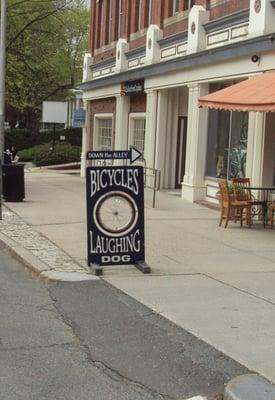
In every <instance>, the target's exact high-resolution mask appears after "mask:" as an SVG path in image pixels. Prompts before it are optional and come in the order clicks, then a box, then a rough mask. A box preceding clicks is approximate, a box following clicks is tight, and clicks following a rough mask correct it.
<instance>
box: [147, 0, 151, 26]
mask: <svg viewBox="0 0 275 400" xmlns="http://www.w3.org/2000/svg"><path fill="white" fill-rule="evenodd" d="M151 23H152V0H148V19H147V26H150V24H151Z"/></svg>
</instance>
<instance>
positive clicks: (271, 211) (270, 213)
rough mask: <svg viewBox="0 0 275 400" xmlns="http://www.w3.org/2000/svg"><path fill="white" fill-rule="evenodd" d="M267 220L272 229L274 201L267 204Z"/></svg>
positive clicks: (274, 210)
mask: <svg viewBox="0 0 275 400" xmlns="http://www.w3.org/2000/svg"><path fill="white" fill-rule="evenodd" d="M268 209H269V221H270V228H271V229H273V225H274V212H275V202H272V203H271V204H269V207H268Z"/></svg>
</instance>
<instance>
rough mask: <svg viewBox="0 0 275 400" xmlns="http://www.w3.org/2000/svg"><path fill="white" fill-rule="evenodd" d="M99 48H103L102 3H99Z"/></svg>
mask: <svg viewBox="0 0 275 400" xmlns="http://www.w3.org/2000/svg"><path fill="white" fill-rule="evenodd" d="M99 12H100V14H99V15H100V47H101V46H103V45H104V44H105V43H104V7H103V2H101V3H100V8H99Z"/></svg>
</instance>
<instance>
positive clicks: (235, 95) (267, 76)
mask: <svg viewBox="0 0 275 400" xmlns="http://www.w3.org/2000/svg"><path fill="white" fill-rule="evenodd" d="M199 106H200V107H208V108H214V109H221V110H231V111H265V112H266V111H275V71H272V72H266V73H264V74H262V75H260V76H259V75H258V76H256V77H251V78H249V79H247V80H245V81H242V82H240V83H237V84H235V85H232V86H229V87H227V88H225V89H222V90H218V91H217V92H214V93H210V94H208V95H206V96H203V97H200V98H199Z"/></svg>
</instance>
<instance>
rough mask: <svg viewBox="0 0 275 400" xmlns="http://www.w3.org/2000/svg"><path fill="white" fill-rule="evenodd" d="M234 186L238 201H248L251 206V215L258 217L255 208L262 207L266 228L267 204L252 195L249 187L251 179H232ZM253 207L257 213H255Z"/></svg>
mask: <svg viewBox="0 0 275 400" xmlns="http://www.w3.org/2000/svg"><path fill="white" fill-rule="evenodd" d="M232 184H233V188H234V193H235V196H236V200H238V201H248V202H249V203H250V204H251V215H252V216H253V215H258V214H259V212H257V210H255V207H257V206H260V207H261V211H262V216H263V225H264V226H265V218H264V216H265V209H264V207H266V204H265V202H264V201H261V200H258V199H256V198H255V197H254V196H253V195H252V193H251V190H250V189H249V187H250V186H251V184H250V179H249V178H233V179H232ZM253 207H254V210H255V212H253Z"/></svg>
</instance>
